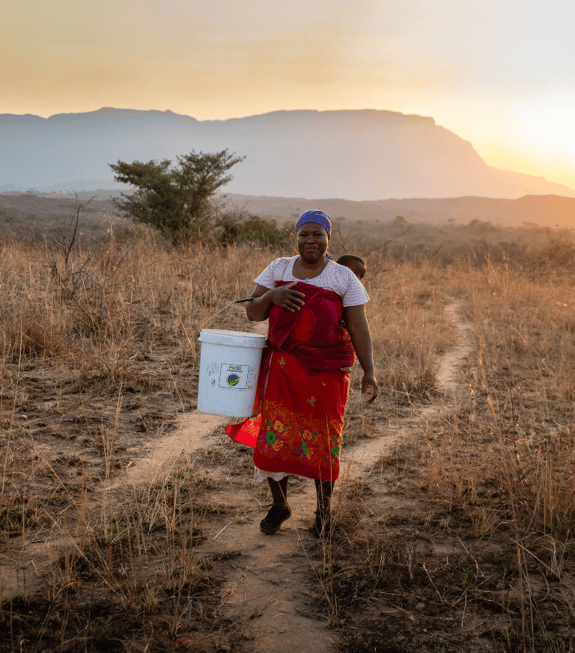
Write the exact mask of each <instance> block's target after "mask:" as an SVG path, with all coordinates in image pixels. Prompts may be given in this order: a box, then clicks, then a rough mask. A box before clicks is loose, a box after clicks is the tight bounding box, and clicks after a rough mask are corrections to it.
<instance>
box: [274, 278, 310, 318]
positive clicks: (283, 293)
mask: <svg viewBox="0 0 575 653" xmlns="http://www.w3.org/2000/svg"><path fill="white" fill-rule="evenodd" d="M296 283H298V282H297V281H292V282H291V283H288V284H286V285H285V286H278V287H277V288H272V289H271V290H270V291H269V293H270V297H271V300H272V303H273V304H275V305H276V306H281V307H282V308H285V309H286V311H290V313H295V312H296V311H299V310H300V308H301V307H302V306H305V302H304V301H303V299H300V297H305V294H304V293H302V292H299V291H298V290H292V287H293V286H295V285H296Z"/></svg>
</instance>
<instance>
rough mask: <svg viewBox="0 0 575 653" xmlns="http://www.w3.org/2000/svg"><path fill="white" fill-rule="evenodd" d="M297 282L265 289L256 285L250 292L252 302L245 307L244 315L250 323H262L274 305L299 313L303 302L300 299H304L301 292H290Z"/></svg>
mask: <svg viewBox="0 0 575 653" xmlns="http://www.w3.org/2000/svg"><path fill="white" fill-rule="evenodd" d="M296 283H297V281H292V283H288V284H286V285H284V286H279V287H278V288H266V287H265V286H260V285H259V284H257V285H256V287H255V288H254V290H253V292H252V295H251V296H252V301H251V302H248V304H247V306H246V315H247V318H248V320H250V321H251V322H263V321H264V320H267V319H268V317H269V315H270V310H271V308H272V306H273V305H274V304H275V305H276V306H281V307H283V308H285V309H286V310H288V311H290V312H291V313H294V312H295V311H299V310H300V308H301V307H302V306H304V304H305V302H304V301H303V300H302V299H300V297H305V295H304V294H303V293H302V292H299V291H298V290H292V289H291V288H292V286H295V284H296Z"/></svg>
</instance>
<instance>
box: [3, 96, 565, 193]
mask: <svg viewBox="0 0 575 653" xmlns="http://www.w3.org/2000/svg"><path fill="white" fill-rule="evenodd" d="M225 148H228V149H229V150H230V151H232V152H236V153H237V154H239V155H242V156H246V157H247V158H246V160H245V161H244V162H243V163H241V164H239V165H238V166H236V167H235V168H234V169H233V170H232V173H233V181H232V182H231V183H230V184H229V186H227V187H226V190H229V191H230V192H233V193H241V194H244V195H252V196H276V197H277V196H283V197H294V198H297V197H331V198H343V199H347V200H380V199H385V198H414V197H425V198H431V199H433V198H445V197H468V196H477V197H492V198H508V199H517V198H520V197H523V196H525V195H556V196H565V197H575V190H573V189H571V188H568V187H566V186H563V185H561V184H555V183H551V182H548V181H546V180H544V179H541V178H539V177H533V176H530V175H524V174H520V173H515V172H508V171H504V170H499V169H497V168H493V167H490V166H488V165H487V164H486V163H485V162H484V161H483V160H482V159H481V157H480V156H479V155H478V154H477V152H475V150H474V149H473V147H472V145H471V143H469V142H467V141H465V140H463V139H462V138H460V137H459V136H457V135H456V134H454V133H453V132H450V131H449V130H447V129H445V128H444V127H441V126H438V125H436V124H435V121H434V120H433V118H429V117H421V116H413V115H403V114H401V113H395V112H391V111H374V110H363V111H323V112H320V111H276V112H273V113H267V114H263V115H258V116H251V117H247V118H234V119H230V120H213V121H198V120H195V119H194V118H191V117H189V116H182V115H177V114H175V113H172V112H171V111H165V112H161V111H135V110H129V109H112V108H104V109H100V110H98V111H93V112H89V113H78V114H59V115H55V116H51V117H50V118H41V117H38V116H33V115H11V114H4V115H0V150H1V151H2V157H1V159H0V192H1V191H2V190H4V191H9V190H15V189H22V190H26V189H28V188H37V189H40V188H43V189H44V188H50V187H51V188H52V189H53V190H56V189H58V190H60V189H62V190H63V189H66V190H68V189H73V190H77V191H79V190H84V188H80V185H81V184H84V185H85V189H86V190H89V189H92V188H99V187H113V186H114V183H113V181H112V180H113V175H112V171H111V170H110V168H109V166H108V164H109V163H115V162H116V161H117V160H118V159H120V160H123V161H133V160H135V159H139V160H141V161H148V160H150V159H164V158H168V159H174V158H175V157H176V155H178V154H185V153H187V152H190V151H191V150H192V149H195V150H196V151H204V152H214V151H219V150H222V149H225ZM70 180H85V181H75V182H74V181H70ZM106 180H109V181H108V182H106ZM106 183H107V184H108V185H107V186H106Z"/></svg>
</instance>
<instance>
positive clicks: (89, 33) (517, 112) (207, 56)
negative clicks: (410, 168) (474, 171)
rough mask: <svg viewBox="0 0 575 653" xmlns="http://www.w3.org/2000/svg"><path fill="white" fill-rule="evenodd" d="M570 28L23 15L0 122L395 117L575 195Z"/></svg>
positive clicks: (561, 4)
mask: <svg viewBox="0 0 575 653" xmlns="http://www.w3.org/2000/svg"><path fill="white" fill-rule="evenodd" d="M574 24H575V3H572V2H566V0H546V1H545V2H542V1H541V0H538V1H537V2H535V0H377V1H372V0H367V1H362V0H282V1H281V2H279V1H277V0H266V1H265V2H264V1H260V0H203V1H202V2H199V1H196V0H82V1H81V2H78V0H51V1H50V2H48V1H47V0H19V1H18V2H12V3H10V5H9V6H4V7H3V9H2V27H1V28H0V29H1V31H0V34H1V38H0V91H1V93H0V114H1V113H11V114H34V115H39V116H43V117H48V116H50V115H53V114H56V113H77V112H83V111H94V110H96V109H99V108H101V107H116V108H130V109H143V110H147V109H158V110H167V109H169V110H171V111H173V112H175V113H180V114H185V115H189V116H193V117H194V118H197V119H198V120H216V119H218V120H222V119H227V118H238V117H244V116H250V115H257V114H262V113H266V112H269V111H276V110H281V109H287V110H292V109H317V110H321V111H325V110H340V109H381V110H387V111H399V112H401V113H405V114H417V115H421V116H431V117H433V118H434V119H435V121H436V123H437V124H439V125H442V126H443V127H446V128H447V129H449V130H451V131H453V132H455V133H456V134H457V135H458V136H460V137H462V138H463V139H465V140H467V141H470V142H471V143H472V144H473V146H474V148H475V150H476V151H477V152H478V153H479V155H480V156H481V157H482V158H483V159H484V160H485V161H486V162H487V163H488V164H489V165H492V166H496V167H499V168H503V169H506V170H515V171H518V172H525V173H528V174H532V175H536V176H539V177H544V178H546V179H548V180H549V181H555V182H559V183H563V184H566V185H567V186H570V187H572V188H575V127H574V125H573V117H574V116H575V38H573V25H574Z"/></svg>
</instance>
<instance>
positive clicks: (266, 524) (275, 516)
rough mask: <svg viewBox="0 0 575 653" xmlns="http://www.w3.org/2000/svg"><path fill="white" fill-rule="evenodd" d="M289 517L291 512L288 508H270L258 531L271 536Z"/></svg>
mask: <svg viewBox="0 0 575 653" xmlns="http://www.w3.org/2000/svg"><path fill="white" fill-rule="evenodd" d="M290 517H291V510H290V508H289V506H286V507H285V508H282V507H281V506H271V507H270V509H269V510H268V514H267V515H266V516H265V517H264V518H263V519H262V520H261V522H260V531H261V532H262V533H265V534H266V535H273V534H274V533H277V532H278V531H279V529H280V528H281V525H282V524H283V523H284V521H285V520H286V519H289V518H290Z"/></svg>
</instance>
